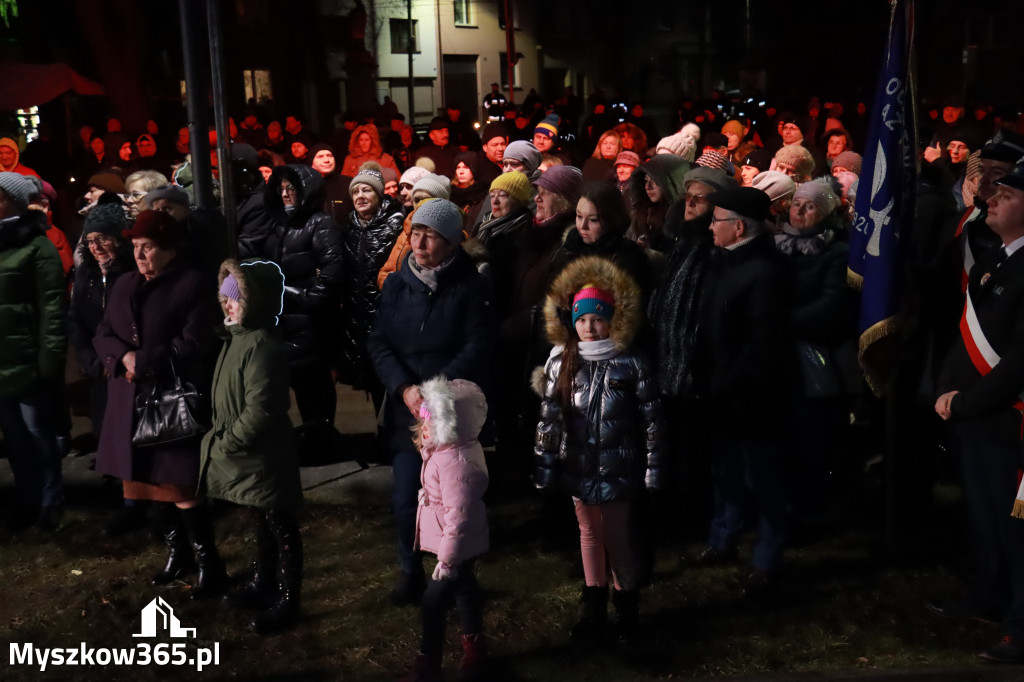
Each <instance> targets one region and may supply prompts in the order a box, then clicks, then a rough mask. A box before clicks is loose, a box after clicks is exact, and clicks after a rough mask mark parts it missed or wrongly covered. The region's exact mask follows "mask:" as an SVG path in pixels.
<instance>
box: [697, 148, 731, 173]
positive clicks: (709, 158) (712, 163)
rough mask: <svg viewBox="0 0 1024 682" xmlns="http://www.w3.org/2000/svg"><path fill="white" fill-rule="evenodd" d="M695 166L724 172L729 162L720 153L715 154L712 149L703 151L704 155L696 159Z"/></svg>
mask: <svg viewBox="0 0 1024 682" xmlns="http://www.w3.org/2000/svg"><path fill="white" fill-rule="evenodd" d="M697 165H698V166H704V167H705V168H720V169H721V170H725V169H726V167H727V166H728V165H729V160H728V159H727V158H725V155H724V154H722V153H721V152H716V151H715V150H714V149H705V150H704V153H703V154H701V155H700V158H699V159H697Z"/></svg>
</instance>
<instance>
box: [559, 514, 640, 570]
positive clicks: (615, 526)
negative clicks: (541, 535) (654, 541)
mask: <svg viewBox="0 0 1024 682" xmlns="http://www.w3.org/2000/svg"><path fill="white" fill-rule="evenodd" d="M573 504H574V505H575V506H576V520H577V521H578V522H579V524H580V554H581V555H582V556H583V577H584V579H585V580H586V582H587V585H588V586H589V587H603V586H605V585H607V584H608V569H607V566H608V564H609V563H610V564H611V567H612V575H613V576H614V578H615V589H617V590H635V589H636V588H637V584H636V583H637V572H638V571H637V569H638V566H637V560H636V552H635V551H634V549H633V544H632V542H631V538H630V514H631V511H632V507H631V505H630V503H629V502H609V503H607V504H583V503H582V502H580V501H579V500H578V499H576V498H573Z"/></svg>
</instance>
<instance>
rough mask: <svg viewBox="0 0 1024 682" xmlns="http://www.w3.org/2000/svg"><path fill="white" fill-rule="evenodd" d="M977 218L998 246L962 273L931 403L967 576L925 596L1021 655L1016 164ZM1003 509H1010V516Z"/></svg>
mask: <svg viewBox="0 0 1024 682" xmlns="http://www.w3.org/2000/svg"><path fill="white" fill-rule="evenodd" d="M995 185H996V188H995V189H996V191H995V194H994V196H992V197H990V198H989V199H988V213H987V217H986V224H987V225H988V227H989V228H990V229H991V230H992V232H993V233H994V234H995V235H996V236H998V237H999V240H1000V242H1001V244H1002V246H1001V247H999V248H995V249H992V250H990V251H988V252H987V253H985V254H984V255H982V256H980V257H979V258H978V261H977V263H976V264H975V266H974V268H973V269H972V270H971V272H970V279H969V281H968V287H967V296H966V303H965V306H964V313H963V316H962V318H961V321H960V339H959V340H958V342H956V343H955V344H954V345H953V347H952V348H951V350H950V353H949V355H948V356H947V358H946V363H945V367H944V369H943V375H942V377H941V379H940V382H939V387H940V389H939V390H940V392H941V395H940V396H939V398H938V400H937V401H936V402H935V411H936V412H937V413H938V415H939V416H940V417H942V418H943V419H944V420H947V421H949V422H950V425H951V426H952V430H953V435H954V437H955V438H956V440H957V442H958V445H959V448H960V452H961V455H962V467H963V485H964V501H965V502H966V505H967V511H968V517H969V521H970V533H971V540H972V549H973V553H974V557H973V558H974V575H973V576H972V577H971V581H970V585H969V589H968V595H967V597H965V598H962V599H947V600H944V601H941V602H930V603H928V605H927V607H928V609H929V610H930V611H932V612H933V613H936V614H938V615H941V616H945V617H949V618H961V619H968V620H975V621H982V622H997V621H1003V637H1002V639H1001V640H1000V641H999V642H998V643H996V644H995V645H994V646H992V647H991V648H989V649H987V650H985V651H983V652H982V653H981V656H982V657H983V658H986V659H989V660H992V661H997V662H1003V663H1024V520H1021V518H1014V516H1017V515H1018V509H1019V510H1020V516H1021V517H1024V500H1022V501H1020V502H1019V503H1018V502H1015V498H1017V497H1024V495H1022V494H1021V493H1019V492H1018V482H1017V472H1018V469H1019V467H1020V463H1021V462H1020V460H1021V411H1022V410H1024V403H1022V402H1021V393H1022V391H1024V165H1021V162H1020V161H1018V165H1016V166H1014V167H1013V168H1012V169H1011V170H1010V171H1009V172H1008V173H1006V175H1004V176H1003V177H1002V178H1000V179H998V180H996V181H995ZM1011 513H1012V514H1013V515H1011Z"/></svg>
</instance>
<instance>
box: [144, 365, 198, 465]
mask: <svg viewBox="0 0 1024 682" xmlns="http://www.w3.org/2000/svg"><path fill="white" fill-rule="evenodd" d="M168 364H169V366H170V373H169V374H165V375H163V376H158V377H157V379H156V381H154V382H153V387H152V388H151V389H149V390H143V391H140V392H139V393H138V394H137V395H136V396H135V432H134V433H133V435H132V445H133V446H134V447H137V448H146V447H153V446H157V445H171V444H176V443H184V442H186V441H189V440H193V439H198V438H200V437H202V435H203V434H204V433H206V432H207V431H208V430H209V429H210V427H209V417H208V415H209V413H210V410H209V397H208V396H207V395H206V394H204V393H202V392H201V391H200V390H199V389H198V388H197V387H196V386H195V384H193V383H192V382H189V381H182V379H181V375H180V374H178V369H177V367H175V365H174V358H171V359H170V360H169V363H168Z"/></svg>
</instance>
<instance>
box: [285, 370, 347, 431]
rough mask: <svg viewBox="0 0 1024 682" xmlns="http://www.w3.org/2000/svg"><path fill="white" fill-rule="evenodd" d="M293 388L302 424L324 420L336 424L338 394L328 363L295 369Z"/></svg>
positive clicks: (292, 377)
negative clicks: (335, 414)
mask: <svg viewBox="0 0 1024 682" xmlns="http://www.w3.org/2000/svg"><path fill="white" fill-rule="evenodd" d="M291 386H292V389H294V390H295V406H296V407H298V408H299V414H300V415H302V423H304V424H309V423H311V422H321V421H323V420H324V419H326V420H328V421H329V422H330V423H331V424H333V423H334V413H335V412H336V411H337V408H338V394H337V392H335V390H334V380H333V379H332V378H331V370H330V368H329V367H328V366H327V363H326V362H315V363H313V364H312V365H309V366H303V367H293V368H292V370H291Z"/></svg>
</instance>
